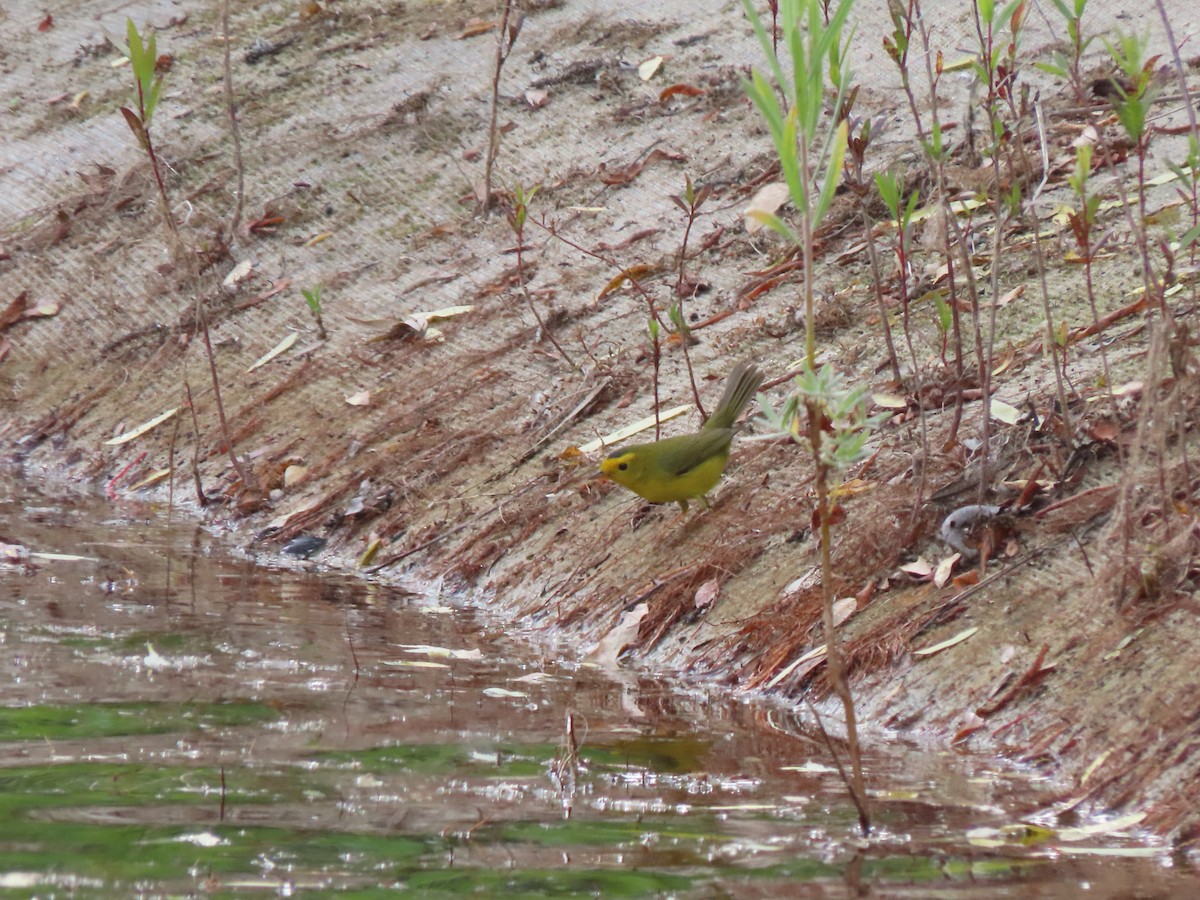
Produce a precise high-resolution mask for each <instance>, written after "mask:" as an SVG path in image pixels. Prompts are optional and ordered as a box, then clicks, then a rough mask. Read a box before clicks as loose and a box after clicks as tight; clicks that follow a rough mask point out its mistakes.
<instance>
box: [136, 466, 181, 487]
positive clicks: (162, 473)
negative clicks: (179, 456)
mask: <svg viewBox="0 0 1200 900" xmlns="http://www.w3.org/2000/svg"><path fill="white" fill-rule="evenodd" d="M170 474H171V470H170V469H159V470H158V471H157V472H151V473H150V474H149V475H147V476H146V477H145V478H143V479H142V480H141V481H139V482H138V483H137V484H134V485H130V487H129V489H130V490H131V491H136V490H139V489H140V488H144V487H150V485H152V484H158V483H159V482H160V481H162V480H163V479H164V478H166V477H167V476H168V475H170Z"/></svg>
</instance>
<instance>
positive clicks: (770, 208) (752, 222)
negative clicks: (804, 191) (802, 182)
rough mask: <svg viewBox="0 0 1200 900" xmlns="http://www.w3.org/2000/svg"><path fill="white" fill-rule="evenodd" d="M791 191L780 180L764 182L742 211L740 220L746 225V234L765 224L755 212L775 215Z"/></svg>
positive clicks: (761, 227)
mask: <svg viewBox="0 0 1200 900" xmlns="http://www.w3.org/2000/svg"><path fill="white" fill-rule="evenodd" d="M791 196H792V195H791V192H790V191H789V190H788V186H787V185H786V184H784V183H783V182H782V181H773V182H771V183H770V184H764V185H763V186H762V187H760V188H759V189H758V191H756V192H755V194H754V196H753V197H751V198H750V204H749V205H748V206H747V207H746V209H745V211H744V212H743V213H742V221H743V223H744V225H745V227H746V233H747V234H756V233H757V232H759V231H761V230H762V229H763V228H764V227H765V226H764V225H763V221H762V219H760V218H757V217H756V216H755V215H754V214H755V213H765V214H767V215H771V216H773V215H775V212H776V211H777V210H778V209H779V207H781V206H783V204H784V203H786V202H787V201H788V199H789V198H790V197H791Z"/></svg>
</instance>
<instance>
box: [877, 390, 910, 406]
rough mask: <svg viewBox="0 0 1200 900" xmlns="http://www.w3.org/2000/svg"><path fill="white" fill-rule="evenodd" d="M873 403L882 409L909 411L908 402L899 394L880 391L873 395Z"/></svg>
mask: <svg viewBox="0 0 1200 900" xmlns="http://www.w3.org/2000/svg"><path fill="white" fill-rule="evenodd" d="M871 402H872V403H874V404H875V405H876V406H878V407H879V408H880V409H908V400H907V399H905V398H904V397H902V396H900V395H899V394H885V393H883V392H882V391H880V392H878V393H874V394H872V395H871Z"/></svg>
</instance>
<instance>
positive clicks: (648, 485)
mask: <svg viewBox="0 0 1200 900" xmlns="http://www.w3.org/2000/svg"><path fill="white" fill-rule="evenodd" d="M762 382H763V373H762V371H761V370H760V369H759V368H758V366H756V365H755V364H754V363H752V362H749V361H745V362H740V363H738V365H737V366H736V367H735V368H734V370H733V371H732V372H730V373H729V380H728V381H727V382H726V384H725V395H724V396H723V397H721V402H720V404H719V405H718V406H717V408H716V409H715V410H713V414H712V415H711V416H709V417H708V421H707V422H705V423H704V424H703V425H702V426H701V427H700V430H699V431H697V432H696V433H695V434H681V435H679V436H678V437H670V438H663V439H662V440H661V441H654V442H653V443H649V444H633V445H632V446H629V447H622V448H621V449H620V450H616V451H614V452H613V453H611V454H609V456H608V458H607V459H605V460H604V461H603V462H601V463H600V471H601V473H602V474H604V475H607V476H608V477H609V478H611V479H612V480H613V481H615V482H616V483H617V484H620V485H623V486H624V487H627V488H629V489H630V490H631V491H633V492H634V493H635V494H639V495H641V496H642V497H644V498H645V499H647V500H649V501H650V502H651V503H678V504H679V506H680V508H681V509H682V510H683V511H684V513H687V511H688V501H689V500H693V499H696V498H699V499H700V502H701V503H703V504H704V506H705V508H707V507H708V498H707V497H705V496H704V495H705V494H707V493H708V492H709V491H711V490H712V489H713V488H714V487H716V485H717V482H718V481H720V480H721V475H722V474H724V472H725V464H726V463H728V462H729V445H730V444H731V443H732V442H733V433H734V432H733V423H734V422H735V421H737V417H738V416H739V415H741V413H742V410H743V409H745V408H746V404H747V403H749V402H750V398H752V397H753V396H754V395H755V394H756V393H757V392H758V388H759V386H760V385H761V384H762Z"/></svg>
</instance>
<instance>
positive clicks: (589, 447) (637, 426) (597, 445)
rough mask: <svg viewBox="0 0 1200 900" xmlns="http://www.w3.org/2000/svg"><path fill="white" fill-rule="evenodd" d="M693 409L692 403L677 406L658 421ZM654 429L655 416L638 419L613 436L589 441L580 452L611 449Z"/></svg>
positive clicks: (663, 420) (664, 413) (664, 412)
mask: <svg viewBox="0 0 1200 900" xmlns="http://www.w3.org/2000/svg"><path fill="white" fill-rule="evenodd" d="M691 408H692V405H691V404H690V403H685V404H684V405H683V406H676V407H672V408H671V409H668V410H664V411H663V412H662V413H660V414H659V416H658V421H660V422H669V421H670V420H671V419H674V418H678V417H679V416H682V415H683V414H684V413H685V412H687V411H688V410H690V409H691ZM653 427H654V416H646V418H644V419H638V420H637V421H636V422H634V423H633V424H632V425H626V426H625V427H624V428H618V429H617V430H616V431H614V432H612V433H611V434H606V435H605V436H604V437H602V438H597V439H596V440H594V441H588V442H587V443H586V444H584V445H583V446H582V447H580V448H579V452H580V453H595V452H596V451H597V450H601V449H603V448H604V447H611V446H612V445H613V444H619V443H620V442H621V441H624V440H628V439H629V438H631V437H633V436H634V435H635V434H638V433H640V432H642V431H645V430H646V429H647V428H653Z"/></svg>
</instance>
